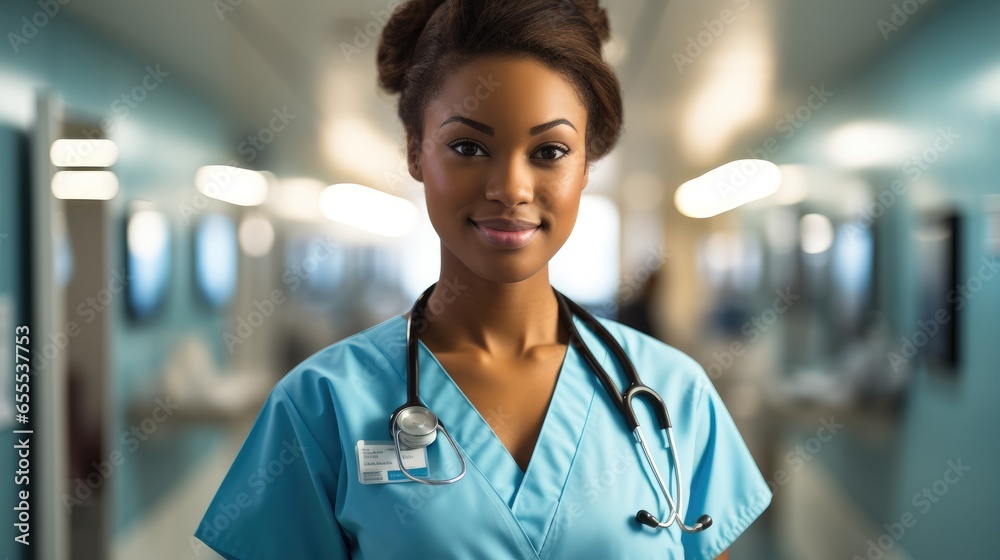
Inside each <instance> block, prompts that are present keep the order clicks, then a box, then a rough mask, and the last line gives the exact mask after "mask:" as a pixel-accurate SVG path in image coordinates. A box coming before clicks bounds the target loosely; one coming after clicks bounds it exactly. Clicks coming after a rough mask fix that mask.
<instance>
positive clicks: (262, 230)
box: [239, 214, 274, 257]
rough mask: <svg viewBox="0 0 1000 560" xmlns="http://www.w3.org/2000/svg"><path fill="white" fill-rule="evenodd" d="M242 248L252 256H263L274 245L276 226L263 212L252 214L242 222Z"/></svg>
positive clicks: (240, 234)
mask: <svg viewBox="0 0 1000 560" xmlns="http://www.w3.org/2000/svg"><path fill="white" fill-rule="evenodd" d="M239 238H240V248H241V249H243V252H244V253H246V254H247V255H250V256H251V257H263V256H264V255H266V254H268V253H270V252H271V247H272V246H273V245H274V226H272V225H271V222H270V221H268V219H267V218H265V217H264V216H263V215H261V214H251V215H249V216H246V217H245V218H243V221H241V222H240V232H239Z"/></svg>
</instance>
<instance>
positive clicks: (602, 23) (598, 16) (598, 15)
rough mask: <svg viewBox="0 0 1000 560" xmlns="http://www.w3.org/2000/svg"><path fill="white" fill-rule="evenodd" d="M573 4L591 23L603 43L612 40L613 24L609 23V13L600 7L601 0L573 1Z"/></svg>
mask: <svg viewBox="0 0 1000 560" xmlns="http://www.w3.org/2000/svg"><path fill="white" fill-rule="evenodd" d="M572 2H573V3H574V4H576V7H577V8H578V9H579V10H580V13H581V14H583V17H585V18H587V21H589V22H590V25H591V27H593V28H594V31H595V32H596V33H597V36H598V37H599V38H600V39H601V43H605V42H607V40H608V39H610V38H611V24H610V23H609V21H608V12H607V11H606V10H605V9H604V8H602V7H601V6H600V3H599V0H572Z"/></svg>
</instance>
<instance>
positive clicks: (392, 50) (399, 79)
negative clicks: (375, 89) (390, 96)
mask: <svg viewBox="0 0 1000 560" xmlns="http://www.w3.org/2000/svg"><path fill="white" fill-rule="evenodd" d="M445 1H446V0H408V1H407V2H405V3H404V4H402V5H400V6H399V7H398V8H396V9H395V10H394V11H393V12H392V15H391V16H390V17H389V21H388V22H386V24H385V28H384V29H383V30H382V36H381V39H379V43H378V52H377V54H376V58H375V61H376V66H377V68H378V85H379V87H381V88H382V89H384V90H386V91H388V92H389V93H399V92H401V91H402V90H403V86H404V84H405V78H406V71H407V69H408V68H409V67H410V63H411V62H412V60H413V54H414V50H415V47H416V45H417V39H419V38H420V33H421V32H422V31H423V30H424V27H425V26H426V25H427V22H428V21H429V20H430V18H431V15H432V14H433V13H434V10H436V9H437V8H438V7H439V6H441V4H444V3H445Z"/></svg>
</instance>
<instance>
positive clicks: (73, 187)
mask: <svg viewBox="0 0 1000 560" xmlns="http://www.w3.org/2000/svg"><path fill="white" fill-rule="evenodd" d="M116 194H118V176H117V175H115V174H114V173H112V172H111V171H56V174H55V175H53V176H52V196H54V197H56V198H61V199H63V200H110V199H112V198H114V197H115V195H116Z"/></svg>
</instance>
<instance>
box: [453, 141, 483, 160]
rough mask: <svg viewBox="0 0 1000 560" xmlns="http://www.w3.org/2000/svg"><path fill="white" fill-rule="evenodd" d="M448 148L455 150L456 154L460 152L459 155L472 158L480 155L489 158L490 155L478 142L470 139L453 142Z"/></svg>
mask: <svg viewBox="0 0 1000 560" xmlns="http://www.w3.org/2000/svg"><path fill="white" fill-rule="evenodd" d="M448 147H449V148H451V149H453V150H455V151H456V152H458V153H459V154H461V155H463V156H469V157H472V156H480V155H482V156H488V155H489V154H488V153H486V150H485V149H483V147H482V146H481V145H480V144H479V143H478V142H476V141H474V140H469V139H468V138H463V139H461V140H456V141H454V142H452V143H451V144H448ZM480 152H482V153H480Z"/></svg>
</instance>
